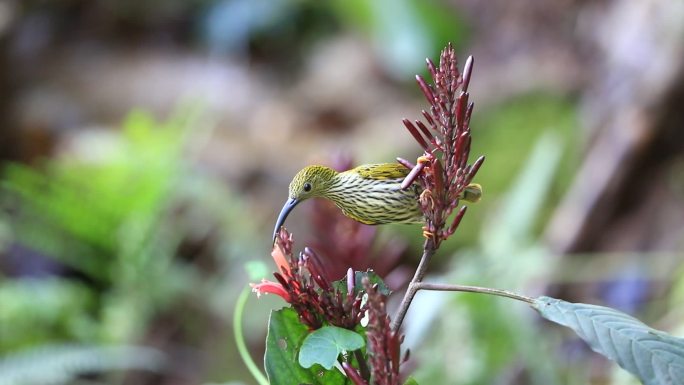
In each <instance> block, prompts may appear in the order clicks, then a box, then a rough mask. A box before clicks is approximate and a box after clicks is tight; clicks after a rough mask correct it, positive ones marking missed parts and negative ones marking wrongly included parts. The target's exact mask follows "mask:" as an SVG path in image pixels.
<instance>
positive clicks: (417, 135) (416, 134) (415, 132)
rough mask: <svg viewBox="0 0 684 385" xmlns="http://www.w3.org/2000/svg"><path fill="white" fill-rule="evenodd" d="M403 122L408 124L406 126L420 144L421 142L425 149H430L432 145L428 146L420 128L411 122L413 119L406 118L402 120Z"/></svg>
mask: <svg viewBox="0 0 684 385" xmlns="http://www.w3.org/2000/svg"><path fill="white" fill-rule="evenodd" d="M402 122H403V123H404V126H406V128H407V129H408V130H409V132H410V133H411V135H412V136H413V138H414V139H415V140H416V141H417V142H418V144H420V146H421V147H423V149H424V150H425V151H428V149H429V148H430V147H429V146H428V144H427V142H426V141H425V139H423V137H422V136H421V135H420V133H419V132H418V129H417V128H416V127H415V126H414V125H413V123H411V121H410V120H408V119H404V120H402Z"/></svg>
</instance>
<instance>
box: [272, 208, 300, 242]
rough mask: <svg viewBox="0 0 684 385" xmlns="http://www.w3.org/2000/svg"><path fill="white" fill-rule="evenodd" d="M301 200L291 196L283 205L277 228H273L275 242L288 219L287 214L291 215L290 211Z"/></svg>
mask: <svg viewBox="0 0 684 385" xmlns="http://www.w3.org/2000/svg"><path fill="white" fill-rule="evenodd" d="M299 202H300V201H299V200H297V199H295V198H289V199H288V200H287V201H286V202H285V204H284V205H283V208H282V210H280V214H279V215H278V220H277V221H276V225H275V229H273V241H274V242H275V239H276V237H277V236H278V231H280V226H282V225H283V223H285V219H287V216H288V215H290V211H292V209H293V208H294V207H295V206H297V204H298V203H299Z"/></svg>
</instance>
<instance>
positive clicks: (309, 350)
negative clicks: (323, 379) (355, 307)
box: [299, 326, 365, 370]
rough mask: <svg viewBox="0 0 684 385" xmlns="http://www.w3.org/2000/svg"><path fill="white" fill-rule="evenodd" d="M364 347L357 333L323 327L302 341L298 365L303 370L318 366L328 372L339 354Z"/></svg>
mask: <svg viewBox="0 0 684 385" xmlns="http://www.w3.org/2000/svg"><path fill="white" fill-rule="evenodd" d="M364 345H365V340H364V338H363V337H362V336H361V335H359V334H358V333H355V332H353V331H351V330H347V329H342V328H339V327H337V326H324V327H322V328H320V329H318V330H316V331H314V332H312V333H311V334H309V335H308V336H307V337H306V339H305V340H304V343H303V344H302V349H301V350H300V351H299V364H300V365H301V366H302V367H304V368H310V367H311V366H313V365H314V364H320V365H321V366H323V367H324V368H326V369H328V370H330V369H332V367H333V366H334V365H335V362H336V361H337V356H339V355H340V353H342V352H343V351H353V350H356V349H361V348H362V347H363V346H364Z"/></svg>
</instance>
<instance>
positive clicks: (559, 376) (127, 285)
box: [0, 0, 684, 385]
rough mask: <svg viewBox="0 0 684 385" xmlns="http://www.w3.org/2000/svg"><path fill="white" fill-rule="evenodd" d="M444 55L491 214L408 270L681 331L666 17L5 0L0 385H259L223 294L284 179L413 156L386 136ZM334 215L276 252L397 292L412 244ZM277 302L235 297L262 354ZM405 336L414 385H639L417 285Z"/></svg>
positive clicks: (683, 44)
mask: <svg viewBox="0 0 684 385" xmlns="http://www.w3.org/2000/svg"><path fill="white" fill-rule="evenodd" d="M447 42H452V43H453V44H454V45H455V47H456V51H457V53H458V54H459V55H460V58H461V62H463V61H464V60H465V58H466V57H467V56H468V55H473V56H474V58H475V69H474V74H473V78H472V81H471V87H470V89H471V100H474V101H475V110H474V114H473V120H472V125H471V126H472V130H473V141H474V143H473V151H472V154H473V155H474V156H476V155H480V154H483V155H485V156H486V158H487V160H486V162H485V164H484V166H483V167H482V169H481V170H480V172H479V174H478V177H477V182H479V183H481V184H482V185H483V187H484V191H485V196H484V199H483V201H482V202H481V203H478V204H477V205H475V206H473V207H471V208H470V210H469V212H468V214H467V215H466V217H465V219H464V221H463V222H462V224H461V226H460V228H459V231H458V232H457V234H456V236H454V237H453V238H452V239H450V240H449V242H447V243H445V244H444V246H443V247H442V249H440V251H439V253H438V256H437V258H435V261H434V263H433V266H432V267H431V276H430V279H432V280H436V281H444V282H453V283H462V284H476V285H483V286H494V287H498V288H504V289H510V290H516V291H520V292H522V293H526V294H528V295H540V294H547V295H553V296H557V297H560V298H563V299H567V300H571V301H581V302H591V303H596V304H602V305H607V306H612V307H615V308H618V309H620V310H623V311H626V312H629V313H630V314H633V315H635V316H637V317H639V318H640V319H643V320H644V321H646V322H647V323H649V324H650V325H652V326H654V327H657V328H660V329H663V330H667V331H669V332H671V333H674V334H676V335H684V310H683V309H684V308H682V306H681V303H682V300H684V270H682V266H681V261H682V256H683V254H682V252H683V249H684V152H683V150H684V109H683V108H682V106H683V105H684V52H683V51H684V6H683V5H682V4H681V3H679V2H667V1H656V0H643V1H638V2H637V1H629V0H612V1H609V0H601V1H580V0H575V1H572V0H563V1H546V2H542V1H532V0H522V1H506V0H493V1H486V2H482V1H476V0H445V1H437V0H434V1H420V0H375V1H370V0H346V1H345V0H330V1H309V0H190V1H180V0H170V1H153V0H150V1H140V0H137V1H134V0H118V1H115V0H62V1H36V0H5V1H3V2H1V3H0V92H1V94H0V161H1V162H2V164H1V166H2V170H1V174H0V175H1V184H2V186H1V189H0V203H1V204H2V211H0V384H3V385H5V384H210V383H213V384H219V383H220V384H254V383H255V381H254V379H252V377H251V376H250V375H249V373H248V371H247V370H246V368H245V364H244V363H243V362H242V361H241V360H240V357H239V354H238V351H237V348H236V343H235V336H234V320H233V317H234V315H235V304H236V299H237V297H238V295H239V293H241V292H242V291H243V290H245V287H246V286H247V284H248V282H250V281H252V282H254V281H257V280H258V279H259V278H260V277H262V276H264V277H267V276H268V275H269V274H270V273H269V271H272V270H273V264H272V262H270V261H269V258H270V257H269V251H270V242H271V232H272V226H273V223H274V221H275V218H276V215H277V212H278V210H279V209H280V205H281V204H282V203H283V202H284V200H285V198H286V189H287V184H288V183H289V180H290V178H291V177H292V176H293V175H294V173H295V172H296V171H297V170H299V169H300V168H301V167H303V166H305V165H307V164H310V163H323V164H330V165H335V166H339V167H342V166H345V165H346V166H350V165H352V164H360V163H371V162H390V161H393V159H394V158H395V157H397V156H401V157H404V158H407V159H412V158H413V159H415V157H416V156H418V155H419V154H420V150H419V147H418V146H417V144H416V143H415V142H413V141H412V139H411V137H410V135H409V134H408V133H407V132H406V131H405V129H404V128H403V126H402V124H401V119H402V118H409V119H417V118H419V117H420V110H421V109H422V108H425V106H426V103H425V101H424V100H423V99H422V95H421V94H420V92H419V90H418V87H417V86H416V85H415V82H414V75H415V74H423V75H425V73H426V71H425V68H424V59H425V58H426V57H430V58H432V59H434V60H436V59H437V57H438V54H439V50H440V49H441V48H443V47H444V46H445V45H446V43H447ZM329 212H330V210H329V207H326V206H325V204H323V203H320V202H316V203H314V202H308V203H306V204H302V205H300V206H299V207H298V209H297V211H296V212H295V213H294V214H293V215H291V216H290V218H289V219H288V228H289V229H290V230H292V231H293V232H294V234H295V238H296V240H297V245H298V247H300V248H301V247H303V246H304V244H312V245H319V247H320V248H322V249H325V250H327V252H326V254H327V255H329V256H332V257H333V258H332V260H330V261H329V262H328V263H329V266H332V269H333V270H334V269H338V270H339V271H344V268H345V267H346V266H347V265H348V264H353V265H354V266H355V267H360V268H366V267H373V268H375V269H376V270H377V271H379V272H380V273H381V274H382V275H384V276H386V277H387V280H388V283H389V284H390V286H392V287H393V288H395V289H398V290H401V287H402V285H403V284H404V283H405V282H406V281H407V279H408V278H409V277H410V274H411V271H412V269H413V267H414V266H415V264H416V262H417V260H418V256H419V254H420V247H421V233H420V228H419V227H415V226H384V227H382V228H371V229H365V230H358V229H357V230H358V231H357V232H356V233H352V234H351V235H349V234H347V235H348V237H347V238H344V239H345V242H344V243H345V244H344V245H341V246H337V245H336V246H332V245H331V244H330V243H326V242H328V241H327V240H326V238H325V236H326V234H325V231H336V232H337V231H339V232H340V234H342V233H343V232H344V229H345V225H344V224H340V223H339V221H340V219H339V218H335V219H333V216H334V210H333V214H328V213H329ZM326 218H329V219H326ZM333 224H334V225H335V226H333ZM345 234H346V233H345ZM333 238H334V237H333ZM335 239H338V240H339V239H343V238H339V237H338V238H335ZM345 250H351V251H350V252H349V253H347V252H346V251H345ZM336 254H337V255H336ZM345 258H347V259H345ZM340 261H342V262H340ZM335 271H337V270H335ZM282 305H283V303H282V301H279V300H278V298H272V297H269V296H266V297H262V298H261V299H259V300H257V299H256V298H255V297H250V298H249V299H248V304H247V307H246V309H245V312H244V314H243V315H242V319H244V325H243V330H242V332H241V334H242V335H244V338H245V340H246V343H247V347H248V349H249V351H250V353H251V354H252V356H253V357H254V358H255V360H256V361H257V363H259V362H260V361H261V357H262V356H263V349H264V340H265V332H266V325H267V317H268V312H269V309H271V308H277V307H280V306H282ZM405 325H406V329H405V332H406V334H407V338H406V346H407V347H410V348H411V350H412V357H413V358H412V360H411V361H410V363H409V365H408V366H407V368H408V369H411V370H413V375H414V376H415V378H416V379H417V380H418V381H419V382H420V383H423V384H501V385H506V384H544V385H549V384H588V383H591V384H636V382H635V380H633V379H631V378H630V376H629V375H627V374H626V373H623V372H621V371H620V370H619V369H616V366H615V365H614V364H612V363H610V362H608V361H607V360H605V359H603V358H602V357H600V356H598V355H597V354H593V353H592V352H590V351H589V349H588V348H587V347H586V346H585V345H584V344H583V343H582V342H581V341H578V340H577V339H576V338H575V337H573V335H571V334H570V333H568V332H566V331H565V330H561V329H560V327H557V326H553V325H550V324H548V323H545V322H543V321H541V320H540V319H539V318H538V317H537V316H536V315H535V314H534V312H533V311H532V310H530V309H529V308H527V307H526V306H525V305H523V304H519V303H513V302H511V301H509V300H504V299H492V298H485V297H483V296H479V295H473V294H453V293H452V294H450V293H420V294H419V295H418V297H417V299H416V301H414V304H413V307H412V311H411V312H410V314H409V318H408V319H407V321H406V323H405Z"/></svg>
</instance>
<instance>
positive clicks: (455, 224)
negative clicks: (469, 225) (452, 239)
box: [447, 206, 468, 236]
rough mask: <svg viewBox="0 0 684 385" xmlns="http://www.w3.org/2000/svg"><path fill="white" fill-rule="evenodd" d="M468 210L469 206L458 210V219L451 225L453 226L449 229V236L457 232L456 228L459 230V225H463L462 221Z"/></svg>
mask: <svg viewBox="0 0 684 385" xmlns="http://www.w3.org/2000/svg"><path fill="white" fill-rule="evenodd" d="M467 209H468V206H462V207H461V209H460V210H458V214H456V218H454V221H453V222H452V223H451V226H449V229H448V230H447V234H448V236H449V235H452V234H453V233H454V232H456V228H458V225H459V224H461V219H463V216H464V215H465V213H466V210H467Z"/></svg>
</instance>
